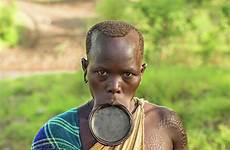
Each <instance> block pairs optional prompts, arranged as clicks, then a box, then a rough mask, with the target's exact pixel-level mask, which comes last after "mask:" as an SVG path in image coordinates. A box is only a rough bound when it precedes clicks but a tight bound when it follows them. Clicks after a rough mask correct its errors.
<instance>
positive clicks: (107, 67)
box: [79, 31, 187, 150]
mask: <svg viewBox="0 0 230 150" xmlns="http://www.w3.org/2000/svg"><path fill="white" fill-rule="evenodd" d="M92 36H93V37H92V38H93V39H94V41H93V43H92V46H91V50H90V53H89V54H88V56H87V58H88V59H87V60H86V59H84V58H83V59H82V68H83V70H84V72H85V73H86V76H87V79H88V84H89V89H90V92H91V95H92V97H93V100H92V101H90V103H88V104H86V105H83V106H81V107H80V109H79V115H80V137H81V141H82V145H83V149H84V150H88V149H90V148H91V147H92V146H93V145H94V144H95V143H96V142H97V141H96V140H95V138H94V137H93V136H92V134H91V133H90V130H89V125H88V124H89V122H88V117H89V114H90V112H91V111H92V110H93V109H94V108H96V107H97V106H98V105H101V104H106V103H109V104H121V105H123V106H125V107H126V108H127V109H128V110H129V111H130V112H132V110H133V109H135V103H134V102H133V101H132V98H133V97H134V95H135V92H136V90H137V88H138V87H139V85H140V82H141V77H142V75H143V73H144V70H145V66H146V65H145V64H142V57H141V52H140V50H139V44H138V43H139V39H138V34H137V33H136V32H135V31H130V32H129V33H128V34H127V35H126V36H124V37H115V38H112V37H107V36H106V35H104V34H102V33H100V32H96V33H95V34H93V35H92ZM144 114H145V119H144V144H145V150H186V149H187V141H186V135H185V133H184V130H183V127H182V126H181V124H180V123H181V122H180V119H179V118H178V117H177V116H176V114H175V113H174V112H173V111H171V110H169V109H167V108H164V107H160V106H157V105H154V104H150V103H148V102H145V104H144Z"/></svg>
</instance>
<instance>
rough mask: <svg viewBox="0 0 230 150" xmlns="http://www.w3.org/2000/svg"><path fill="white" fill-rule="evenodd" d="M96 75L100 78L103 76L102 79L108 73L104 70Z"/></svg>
mask: <svg viewBox="0 0 230 150" xmlns="http://www.w3.org/2000/svg"><path fill="white" fill-rule="evenodd" d="M96 73H97V75H98V76H102V77H104V76H106V75H108V72H106V71H104V70H98V71H96Z"/></svg>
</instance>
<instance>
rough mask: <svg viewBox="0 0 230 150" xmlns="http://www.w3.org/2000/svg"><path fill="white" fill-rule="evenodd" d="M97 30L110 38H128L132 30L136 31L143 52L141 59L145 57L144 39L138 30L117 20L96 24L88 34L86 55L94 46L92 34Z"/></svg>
mask: <svg viewBox="0 0 230 150" xmlns="http://www.w3.org/2000/svg"><path fill="white" fill-rule="evenodd" d="M95 30H98V31H100V32H101V33H103V34H104V35H106V36H108V37H124V36H126V35H127V34H128V33H129V32H130V31H131V30H134V31H136V32H137V33H138V36H139V48H140V51H141V57H143V53H144V39H143V36H142V34H141V33H140V31H139V30H138V29H136V28H135V27H134V26H132V25H130V24H128V23H126V22H123V21H115V20H109V21H103V22H99V23H97V24H95V25H94V26H92V27H91V28H90V30H89V31H88V33H87V37H86V54H87V55H88V54H89V51H90V48H91V45H92V43H91V42H92V40H91V38H92V34H93V32H95Z"/></svg>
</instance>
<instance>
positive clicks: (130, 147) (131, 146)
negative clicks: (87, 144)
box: [90, 100, 144, 150]
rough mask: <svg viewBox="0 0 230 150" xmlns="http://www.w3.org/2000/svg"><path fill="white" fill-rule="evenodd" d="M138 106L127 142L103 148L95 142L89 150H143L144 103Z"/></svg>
mask: <svg viewBox="0 0 230 150" xmlns="http://www.w3.org/2000/svg"><path fill="white" fill-rule="evenodd" d="M138 101H139V105H138V107H137V109H136V111H135V112H134V114H133V119H134V127H133V131H132V133H131V135H130V136H129V137H128V139H127V140H125V141H124V142H122V143H121V144H120V145H117V146H105V145H102V144H101V143H99V142H97V143H96V144H94V145H93V147H91V148H90V150H144V109H143V105H144V101H140V100H138Z"/></svg>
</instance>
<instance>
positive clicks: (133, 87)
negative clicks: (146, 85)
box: [128, 77, 141, 94]
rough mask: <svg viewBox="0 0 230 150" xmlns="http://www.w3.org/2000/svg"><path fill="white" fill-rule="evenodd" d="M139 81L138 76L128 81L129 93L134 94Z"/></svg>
mask: <svg viewBox="0 0 230 150" xmlns="http://www.w3.org/2000/svg"><path fill="white" fill-rule="evenodd" d="M140 81H141V78H140V77H137V78H135V79H133V80H132V81H130V83H129V88H128V90H129V92H130V93H134V94H135V92H136V90H137V88H138V87H139V85H140Z"/></svg>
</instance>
